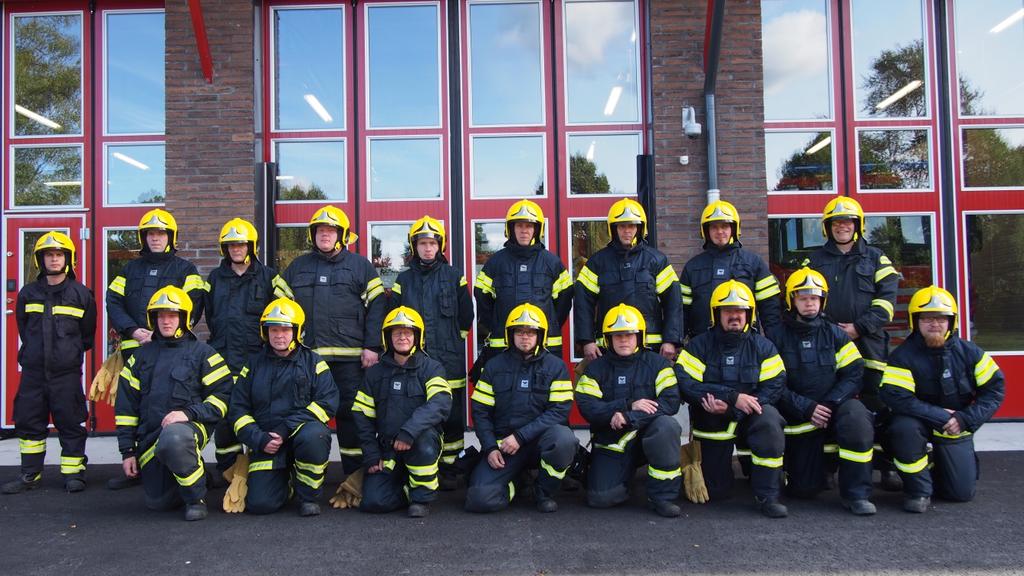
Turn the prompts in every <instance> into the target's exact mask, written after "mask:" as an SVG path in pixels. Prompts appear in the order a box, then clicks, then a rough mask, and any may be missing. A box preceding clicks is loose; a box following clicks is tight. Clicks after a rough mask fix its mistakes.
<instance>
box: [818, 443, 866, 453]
mask: <svg viewBox="0 0 1024 576" xmlns="http://www.w3.org/2000/svg"><path fill="white" fill-rule="evenodd" d="M821 451H822V452H824V453H825V454H836V453H837V452H839V444H825V445H824V446H823V447H822V448H821ZM872 452H874V451H873V450H872Z"/></svg>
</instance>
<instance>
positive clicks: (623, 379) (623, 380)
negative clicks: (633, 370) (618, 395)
mask: <svg viewBox="0 0 1024 576" xmlns="http://www.w3.org/2000/svg"><path fill="white" fill-rule="evenodd" d="M625 385H626V377H625V376H619V386H625Z"/></svg>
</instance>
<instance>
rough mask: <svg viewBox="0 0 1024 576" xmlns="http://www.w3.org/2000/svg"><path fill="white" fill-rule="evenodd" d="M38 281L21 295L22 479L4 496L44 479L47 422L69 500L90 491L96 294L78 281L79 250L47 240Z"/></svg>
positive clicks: (65, 241) (40, 243)
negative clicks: (88, 365) (90, 361)
mask: <svg viewBox="0 0 1024 576" xmlns="http://www.w3.org/2000/svg"><path fill="white" fill-rule="evenodd" d="M32 254H33V257H34V259H35V263H36V266H37V267H38V269H39V275H38V277H37V278H36V281H35V282H32V283H31V284H26V285H25V286H24V287H23V288H22V289H21V291H20V292H18V304H17V312H16V314H17V317H16V318H17V321H18V335H19V337H20V338H21V347H20V348H19V349H18V364H20V365H21V370H22V372H21V384H20V385H19V386H18V393H17V395H16V396H15V397H14V431H15V434H16V435H17V436H18V447H19V449H20V452H21V475H20V476H19V477H18V479H17V480H13V481H11V482H8V483H6V484H4V485H3V489H2V491H3V493H4V494H16V493H18V492H22V491H24V490H30V489H32V488H35V487H36V486H37V485H38V484H39V479H40V477H42V475H43V457H44V456H45V455H46V436H47V429H46V425H47V424H48V423H49V420H50V416H51V415H52V416H53V424H54V426H55V427H56V428H57V434H58V435H59V437H60V445H61V458H60V472H61V474H63V475H64V489H65V490H67V491H68V492H81V491H82V490H85V463H86V457H85V437H86V431H85V419H86V414H87V409H86V405H85V395H84V394H83V392H82V359H83V356H84V355H85V352H86V350H90V349H92V345H93V336H94V333H95V331H96V303H95V301H94V299H93V294H92V290H89V289H88V288H86V287H85V286H83V285H82V284H80V283H79V282H78V281H76V280H75V267H76V265H77V261H76V260H75V245H74V244H73V243H72V242H71V239H70V238H68V237H67V236H66V235H64V234H62V233H60V232H47V233H46V234H44V235H43V236H42V237H41V238H39V240H37V241H36V244H35V248H34V249H33V250H32Z"/></svg>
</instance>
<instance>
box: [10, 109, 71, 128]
mask: <svg viewBox="0 0 1024 576" xmlns="http://www.w3.org/2000/svg"><path fill="white" fill-rule="evenodd" d="M14 111H15V112H17V113H18V114H21V115H22V116H24V117H26V118H29V119H31V120H35V121H36V122H39V123H40V124H42V125H43V126H46V127H48V128H53V129H54V130H60V128H61V125H60V124H58V123H56V122H54V121H53V120H50V119H49V118H47V117H46V116H43V115H42V114H37V113H36V112H33V111H31V110H29V109H28V108H25V107H24V106H22V105H20V104H15V105H14Z"/></svg>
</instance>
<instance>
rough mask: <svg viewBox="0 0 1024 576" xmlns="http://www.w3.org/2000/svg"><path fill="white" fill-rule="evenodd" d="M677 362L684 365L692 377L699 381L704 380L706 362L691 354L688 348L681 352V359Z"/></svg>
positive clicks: (684, 368)
mask: <svg viewBox="0 0 1024 576" xmlns="http://www.w3.org/2000/svg"><path fill="white" fill-rule="evenodd" d="M676 363H677V364H681V365H682V366H683V371H685V372H686V373H687V374H689V375H690V378H693V379H694V380H696V381H697V382H703V381H704V370H705V369H706V367H705V366H704V362H702V361H701V360H700V359H699V358H697V357H696V356H694V355H693V354H690V352H689V351H688V350H685V349H684V350H683V351H682V352H680V353H679V359H678V360H676Z"/></svg>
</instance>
